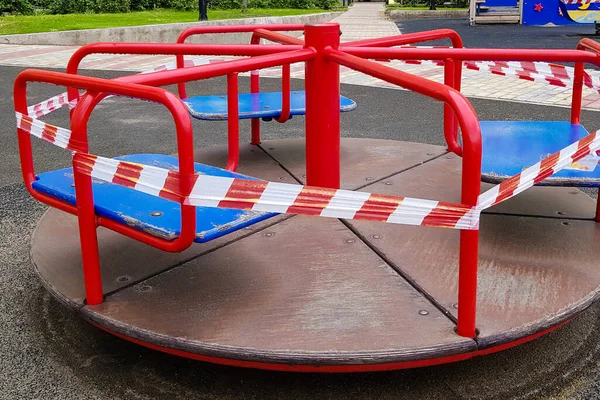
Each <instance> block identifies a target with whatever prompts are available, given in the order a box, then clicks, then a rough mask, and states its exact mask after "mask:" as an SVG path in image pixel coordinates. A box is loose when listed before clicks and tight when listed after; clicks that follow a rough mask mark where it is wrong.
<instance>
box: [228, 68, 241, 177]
mask: <svg viewBox="0 0 600 400" xmlns="http://www.w3.org/2000/svg"><path fill="white" fill-rule="evenodd" d="M239 159H240V122H239V106H238V74H237V73H234V74H229V75H227V166H226V167H225V169H226V170H228V171H235V170H236V169H237V166H238V162H239Z"/></svg>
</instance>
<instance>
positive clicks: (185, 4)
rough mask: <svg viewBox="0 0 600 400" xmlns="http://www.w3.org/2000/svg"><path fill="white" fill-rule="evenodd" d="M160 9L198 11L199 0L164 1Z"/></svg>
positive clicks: (161, 2)
mask: <svg viewBox="0 0 600 400" xmlns="http://www.w3.org/2000/svg"><path fill="white" fill-rule="evenodd" d="M160 7H162V8H172V9H175V10H182V11H190V10H197V9H198V0H162V1H160Z"/></svg>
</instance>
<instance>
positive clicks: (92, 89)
mask: <svg viewBox="0 0 600 400" xmlns="http://www.w3.org/2000/svg"><path fill="white" fill-rule="evenodd" d="M28 82H41V83H50V84H55V85H61V86H67V87H74V88H76V89H81V90H86V91H88V93H87V94H86V95H84V96H83V97H82V98H81V101H80V102H79V104H78V105H77V106H76V107H75V109H74V110H73V114H72V118H71V130H72V143H74V144H75V145H74V147H75V150H78V151H81V152H86V153H87V152H88V141H87V122H88V120H89V117H90V115H91V113H92V111H93V108H94V106H95V105H96V104H97V103H98V102H99V101H100V100H101V99H102V98H103V97H106V96H107V95H108V94H116V95H122V96H128V97H134V98H138V99H144V100H149V101H153V102H156V103H159V104H163V105H164V106H165V107H166V108H167V109H168V110H169V112H170V113H171V115H172V116H173V120H174V122H175V127H176V133H177V143H178V157H179V163H180V164H179V169H180V172H181V181H180V183H181V184H182V185H184V186H183V187H181V188H180V190H183V193H186V191H188V190H191V188H188V187H187V186H185V185H187V184H188V183H189V182H191V181H192V177H193V174H194V154H193V143H192V138H193V135H192V123H191V120H190V116H189V113H188V112H187V110H186V108H185V106H184V105H183V104H182V103H181V101H180V100H179V98H178V97H177V96H176V95H174V94H173V93H171V92H169V91H166V90H164V89H161V88H154V87H148V86H143V85H138V84H132V83H127V82H120V81H115V80H106V79H100V78H93V77H86V76H80V75H71V74H64V73H59V72H53V71H40V70H31V69H30V70H25V71H23V72H21V73H20V74H19V75H18V76H17V78H16V80H15V87H14V101H15V110H16V111H18V112H21V113H23V114H27V100H26V99H27V83H28ZM90 93H102V95H92V94H90ZM18 140H19V149H20V155H21V169H22V173H23V179H24V181H25V185H26V187H27V190H28V191H29V192H30V193H31V195H32V196H33V197H34V198H36V199H38V200H40V201H41V202H43V203H46V204H48V205H50V206H53V207H57V208H59V209H61V210H64V211H67V212H70V213H72V214H77V213H78V212H77V208H75V207H73V206H71V205H70V204H67V203H64V202H61V201H59V200H56V199H54V198H52V197H50V196H47V195H44V194H43V193H39V192H37V191H35V190H34V189H33V187H32V183H33V182H34V181H35V180H36V178H35V169H34V164H33V153H32V148H31V138H30V135H29V134H27V133H26V132H24V131H22V130H19V131H18ZM88 178H89V177H88ZM85 186H87V185H84V186H81V185H79V187H77V186H76V188H77V194H78V199H79V197H80V196H83V197H84V198H86V199H87V200H89V201H91V202H92V204H93V196H92V191H91V179H90V180H89V188H87V189H86V187H85ZM78 204H79V200H78ZM195 218H196V214H195V211H194V207H191V206H182V225H181V233H180V235H179V237H178V238H176V239H174V240H172V241H166V240H164V239H160V238H157V237H154V236H152V235H149V234H147V233H145V232H141V231H138V230H136V229H134V228H131V227H129V226H124V225H121V224H119V223H116V222H114V221H112V220H108V219H104V218H98V223H99V224H100V225H103V226H106V227H108V228H110V229H113V230H116V231H118V232H120V233H123V234H126V235H127V236H130V237H133V238H135V239H138V240H141V241H143V242H144V243H148V244H151V245H153V246H155V247H158V248H160V249H163V250H165V251H172V252H178V251H181V250H184V249H186V248H187V247H189V246H190V245H191V243H192V242H193V241H194V238H195V229H196V224H195ZM115 228H116V229H115Z"/></svg>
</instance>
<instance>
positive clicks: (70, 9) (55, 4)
mask: <svg viewBox="0 0 600 400" xmlns="http://www.w3.org/2000/svg"><path fill="white" fill-rule="evenodd" d="M89 6H90V0H53V1H52V2H51V3H50V5H49V7H48V8H49V9H50V13H52V14H76V13H79V14H81V13H84V12H86V11H87V10H88V7H89Z"/></svg>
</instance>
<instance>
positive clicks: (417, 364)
mask: <svg viewBox="0 0 600 400" xmlns="http://www.w3.org/2000/svg"><path fill="white" fill-rule="evenodd" d="M571 320H572V318H570V319H568V320H566V321H564V322H561V323H559V324H557V325H555V326H553V327H551V328H548V329H546V330H544V331H541V332H538V333H536V334H534V335H531V336H527V337H524V338H522V339H519V340H515V341H514V342H510V343H504V344H501V345H498V346H494V347H489V348H486V349H482V350H475V351H471V352H468V353H461V354H453V355H450V356H445V357H438V358H428V359H424V360H414V361H401V362H395V363H381V364H356V365H352V364H350V365H340V364H338V365H326V364H321V365H309V364H302V365H300V364H275V363H266V362H258V361H248V360H236V359H231V358H221V357H213V356H205V355H202V354H197V353H190V352H186V351H182V350H177V349H172V348H169V347H164V346H159V345H157V344H154V343H148V342H145V341H143V340H140V339H136V338H133V337H130V336H127V335H124V334H122V333H119V332H115V331H113V330H110V329H108V328H106V327H103V326H102V325H99V324H97V323H95V322H93V321H89V320H88V322H89V323H91V324H92V325H94V326H96V327H98V328H100V329H102V330H103V331H105V332H107V333H110V334H111V335H114V336H117V337H119V338H121V339H124V340H127V341H130V342H132V343H135V344H138V345H141V346H144V347H148V348H150V349H152V350H157V351H161V352H163V353H167V354H171V355H174V356H177V357H185V358H189V359H192V360H197V361H203V362H208V363H212V364H221V365H227V366H231V367H240V368H254V369H263V370H270V371H281V372H308V373H318V372H321V373H352V372H377V371H393V370H400V369H409V368H421V367H430V366H434V365H442V364H449V363H453V362H458V361H466V360H469V359H471V358H474V357H479V356H485V355H489V354H493V353H497V352H499V351H503V350H507V349H510V348H512V347H515V346H519V345H521V344H524V343H527V342H530V341H532V340H534V339H537V338H539V337H540V336H543V335H546V334H548V333H550V332H553V331H555V330H556V329H558V328H560V327H562V326H564V325H566V324H567V323H569V322H570V321H571Z"/></svg>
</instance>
